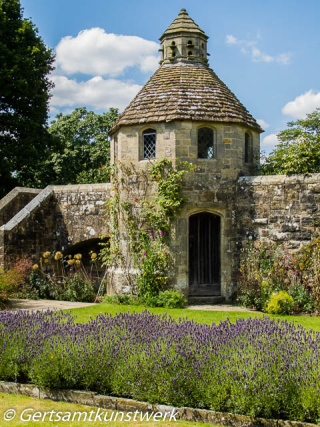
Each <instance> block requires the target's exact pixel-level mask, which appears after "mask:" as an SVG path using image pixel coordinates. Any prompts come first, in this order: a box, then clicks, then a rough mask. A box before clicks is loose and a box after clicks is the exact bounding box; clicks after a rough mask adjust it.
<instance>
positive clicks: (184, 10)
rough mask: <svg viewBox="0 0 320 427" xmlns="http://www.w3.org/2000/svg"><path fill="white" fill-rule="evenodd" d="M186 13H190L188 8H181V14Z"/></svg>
mask: <svg viewBox="0 0 320 427" xmlns="http://www.w3.org/2000/svg"><path fill="white" fill-rule="evenodd" d="M185 13H186V14H187V15H188V12H187V10H186V9H185V8H182V9H181V10H180V13H179V15H183V14H185Z"/></svg>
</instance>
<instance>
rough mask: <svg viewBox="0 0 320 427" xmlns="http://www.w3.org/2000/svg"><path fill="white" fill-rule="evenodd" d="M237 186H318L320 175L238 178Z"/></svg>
mask: <svg viewBox="0 0 320 427" xmlns="http://www.w3.org/2000/svg"><path fill="white" fill-rule="evenodd" d="M238 183H239V184H248V185H276V184H297V183H305V184H318V183H320V173H311V174H310V175H303V174H296V175H259V176H241V177H240V178H238Z"/></svg>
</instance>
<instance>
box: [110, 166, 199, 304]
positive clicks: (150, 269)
mask: <svg viewBox="0 0 320 427" xmlns="http://www.w3.org/2000/svg"><path fill="white" fill-rule="evenodd" d="M192 168H193V166H192V165H188V164H187V163H186V162H182V163H180V164H179V166H178V167H174V166H173V165H172V162H171V161H169V160H167V159H163V160H160V161H155V162H150V165H149V167H148V168H147V170H146V171H143V170H142V171H141V170H139V171H138V170H137V169H136V168H135V166H134V165H133V164H130V165H124V164H121V163H119V164H117V165H114V166H113V167H112V168H111V180H112V184H113V187H112V195H111V197H110V198H109V200H108V202H107V218H108V228H109V237H110V241H109V244H108V246H106V247H105V248H104V250H103V251H102V252H103V260H104V263H105V265H106V266H107V267H109V268H110V267H115V268H119V267H120V268H121V269H122V271H123V273H124V275H125V277H126V281H127V284H128V285H129V286H130V289H131V290H132V293H133V294H136V295H137V296H139V297H140V298H141V297H142V298H145V297H153V296H156V295H157V294H158V293H159V292H160V291H162V290H164V289H165V288H166V287H167V286H168V281H169V276H170V271H171V269H172V267H173V258H172V255H171V253H170V239H171V233H172V224H173V222H172V220H173V219H174V217H175V216H176V215H177V213H178V212H179V210H180V209H181V208H182V206H183V204H184V203H185V201H186V199H185V198H184V197H183V196H182V194H181V184H182V180H183V176H184V174H185V173H186V172H187V171H188V170H190V169H192ZM132 272H134V274H132ZM134 277H135V278H136V280H134Z"/></svg>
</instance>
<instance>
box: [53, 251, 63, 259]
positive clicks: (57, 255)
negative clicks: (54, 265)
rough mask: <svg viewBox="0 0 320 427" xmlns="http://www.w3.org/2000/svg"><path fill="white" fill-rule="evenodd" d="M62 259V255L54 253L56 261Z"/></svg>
mask: <svg viewBox="0 0 320 427" xmlns="http://www.w3.org/2000/svg"><path fill="white" fill-rule="evenodd" d="M62 257H63V255H62V253H61V252H56V254H55V256H54V259H55V260H56V261H59V259H61V258H62Z"/></svg>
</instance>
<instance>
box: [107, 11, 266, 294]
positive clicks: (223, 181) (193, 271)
mask: <svg viewBox="0 0 320 427" xmlns="http://www.w3.org/2000/svg"><path fill="white" fill-rule="evenodd" d="M207 40H208V36H207V35H206V34H205V32H204V31H203V30H202V29H201V28H200V27H199V26H198V25H197V24H195V22H194V21H193V20H192V19H191V18H190V17H189V15H188V13H187V12H186V10H185V9H181V11H180V13H179V15H178V17H177V18H176V19H175V20H174V21H173V23H172V24H171V25H170V26H169V27H168V29H167V30H166V31H165V32H164V33H163V35H162V36H161V37H160V41H161V49H160V51H161V60H160V67H159V68H158V70H157V71H156V72H155V73H154V74H153V76H152V77H151V78H150V80H149V81H148V82H147V83H146V84H145V86H144V87H143V88H142V90H141V91H140V92H139V93H138V95H137V96H136V97H135V98H134V100H133V101H132V102H131V103H130V105H129V106H128V107H127V108H126V109H125V110H124V112H123V113H122V114H121V116H120V117H119V119H118V120H117V122H116V124H115V125H114V127H113V128H112V129H111V132H110V135H111V162H112V163H116V162H118V161H120V162H121V163H122V164H126V163H127V164H128V163H132V164H133V165H134V166H135V167H136V168H138V169H145V168H146V167H147V165H148V164H149V161H150V159H157V160H159V159H161V158H168V159H171V160H172V161H173V163H175V161H176V159H180V160H182V161H187V162H192V163H193V164H196V165H197V170H196V172H194V173H192V174H189V176H188V179H187V183H186V185H185V187H184V189H183V191H184V195H185V196H186V197H187V199H188V202H187V204H186V206H185V207H184V209H183V211H182V212H181V214H180V215H179V218H177V219H176V221H175V233H174V236H175V238H174V241H173V243H172V252H173V254H174V257H175V276H174V285H175V287H176V288H177V289H179V290H181V291H182V292H184V293H185V295H186V296H188V297H189V300H190V301H193V302H203V301H206V302H209V301H213V300H215V299H216V298H217V297H224V298H226V299H230V298H231V296H232V294H233V291H234V285H235V282H236V277H235V276H236V272H237V263H238V261H237V260H238V256H239V250H238V247H237V244H238V242H237V240H238V237H239V227H240V229H241V224H240V225H239V218H238V216H239V215H238V213H237V204H236V195H235V192H236V182H237V180H238V178H239V176H247V175H252V174H254V171H255V170H256V169H258V166H259V154H260V133H261V132H262V129H261V128H260V126H259V125H258V124H257V122H256V121H255V119H254V118H253V117H252V116H251V115H250V113H249V112H248V111H247V110H246V108H245V107H244V106H243V105H242V104H241V103H240V101H239V100H238V99H237V98H236V96H235V95H234V94H233V93H232V92H231V91H230V90H229V89H228V87H227V86H226V85H225V84H224V83H223V82H222V81H221V80H220V79H219V78H218V77H217V75H216V74H215V73H214V71H213V70H212V69H211V68H209V65H208V60H207V56H208V53H207ZM240 234H241V231H240ZM120 282H121V280H120V279H119V281H118V285H117V291H121V289H120V288H121V286H120Z"/></svg>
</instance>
